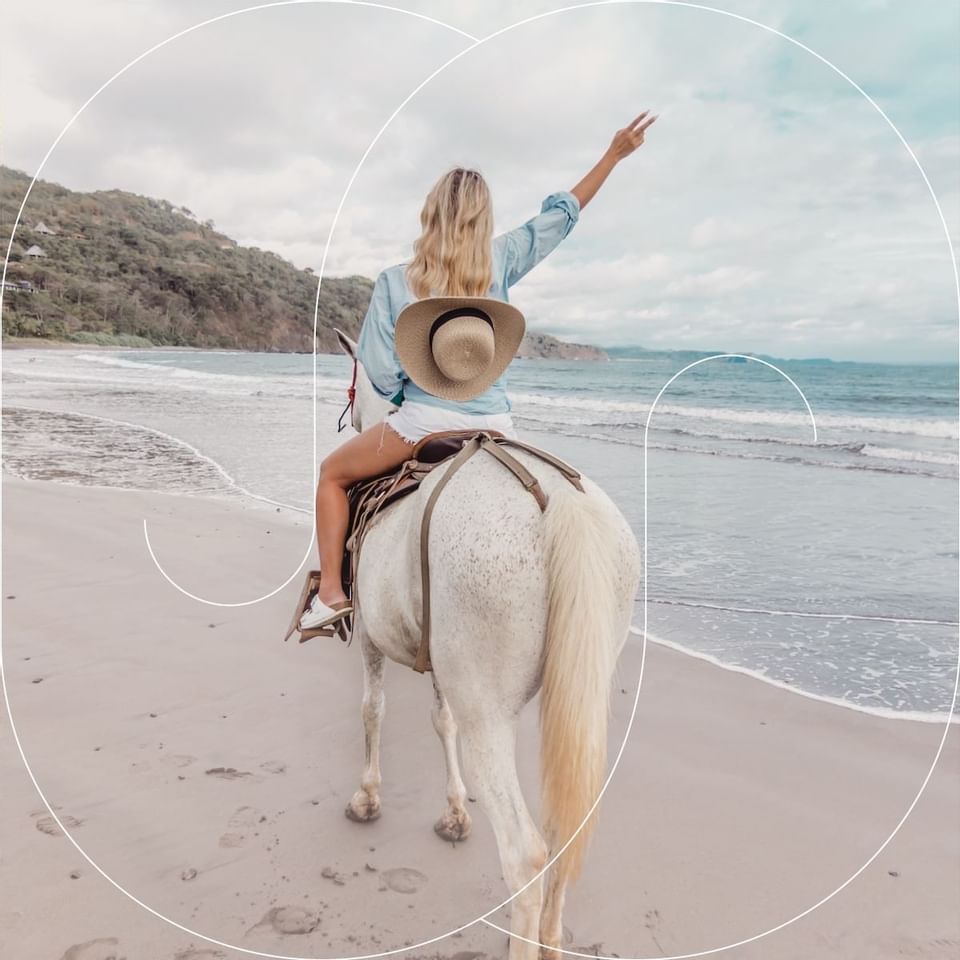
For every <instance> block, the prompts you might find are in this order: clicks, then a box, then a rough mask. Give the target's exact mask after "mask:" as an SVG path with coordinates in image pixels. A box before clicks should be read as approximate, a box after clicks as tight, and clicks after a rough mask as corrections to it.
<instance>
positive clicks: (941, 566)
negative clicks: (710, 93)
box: [3, 348, 960, 722]
mask: <svg viewBox="0 0 960 960" xmlns="http://www.w3.org/2000/svg"><path fill="white" fill-rule="evenodd" d="M691 359H692V358H691V356H690V355H688V354H681V353H671V352H662V353H650V354H645V355H643V356H641V357H635V358H622V359H613V360H610V361H606V362H604V361H565V362H553V361H544V360H527V361H523V360H518V361H515V362H514V364H513V365H512V366H511V368H510V372H509V385H510V394H511V397H512V401H513V408H514V409H513V413H514V418H515V422H516V425H517V428H518V430H519V431H520V434H521V437H522V438H523V439H526V440H527V441H529V442H531V443H535V444H538V445H540V446H543V447H546V448H547V449H549V450H551V451H553V452H555V453H557V454H558V455H560V456H561V457H563V458H565V459H567V460H569V461H571V462H572V463H573V464H574V465H575V466H577V467H578V468H580V469H581V470H582V471H583V472H585V473H587V474H588V475H590V476H591V477H592V478H593V479H594V480H596V481H597V482H598V483H599V484H600V485H601V486H603V487H604V489H606V490H607V492H608V493H609V494H610V495H611V496H612V497H613V499H614V500H615V501H616V502H617V503H618V504H619V506H620V508H621V509H622V510H623V512H624V514H625V515H626V516H627V518H628V520H629V521H630V523H631V524H632V526H633V528H634V529H635V531H636V532H637V536H638V538H642V534H643V482H644V462H643V461H644V427H645V424H646V421H647V416H648V413H649V410H650V406H651V404H652V403H653V402H654V401H655V399H656V398H657V396H658V394H659V393H660V391H661V389H662V388H663V387H664V385H665V384H666V383H667V381H668V380H670V379H671V377H673V376H674V375H675V374H677V373H679V371H681V370H682V369H683V368H684V367H686V366H687V365H688V364H689V363H690V362H691ZM774 362H775V363H776V365H777V366H778V367H779V368H780V369H781V370H782V371H783V372H784V373H786V374H787V375H788V376H789V377H790V378H791V380H792V381H793V382H794V383H795V384H796V386H794V385H793V384H791V383H790V382H789V381H788V380H786V379H785V378H784V377H783V376H782V375H781V374H780V373H779V372H777V371H776V370H774V369H771V368H769V367H767V366H764V365H763V364H762V363H759V362H754V361H742V362H737V361H734V360H731V359H716V360H707V361H705V362H703V363H699V364H697V365H696V366H693V367H691V368H690V369H687V370H685V372H683V373H682V374H681V375H680V376H679V377H677V378H676V379H675V380H674V381H673V382H672V383H671V384H670V385H669V387H667V389H666V390H665V391H664V392H663V393H662V395H661V396H660V398H659V400H657V402H656V408H655V410H654V413H653V415H652V417H651V423H650V431H649V436H648V443H647V454H646V455H647V456H648V458H649V462H648V463H647V484H648V489H647V501H648V517H647V519H648V529H647V543H648V555H647V562H648V568H647V569H648V607H647V618H648V628H649V634H650V637H651V639H655V640H656V641H657V642H661V643H665V644H668V645H670V646H673V647H676V648H679V649H681V650H684V651H686V652H688V653H690V654H692V655H695V656H700V657H704V658H706V659H709V660H711V661H713V662H716V663H718V664H720V665H722V666H725V667H727V668H730V669H735V670H741V671H745V672H747V673H750V674H752V675H754V676H756V677H758V678H761V679H763V680H765V681H766V682H769V683H774V684H777V685H780V686H782V687H785V688H787V689H791V690H794V691H796V692H797V693H799V694H804V695H807V696H813V697H818V698H822V699H825V700H828V701H831V702H835V703H840V704H843V705H845V706H848V707H851V708H854V709H859V710H864V711H868V712H872V713H880V714H883V715H887V716H892V717H909V718H915V719H924V720H930V721H941V722H942V721H943V719H945V717H946V716H947V714H948V712H949V710H950V708H951V703H952V699H953V694H954V688H955V681H956V676H957V667H958V664H957V657H958V625H957V619H958V596H957V588H958V576H960V558H958V536H957V534H958V496H957V492H958V467H960V464H958V370H957V367H956V366H954V365H942V366H936V365H930V366H922V365H893V364H872V363H831V362H829V361H774ZM316 368H317V388H316V393H317V408H316V416H317V420H318V422H319V423H322V424H324V425H325V426H327V425H329V424H333V423H336V420H337V417H338V416H339V413H340V410H341V409H342V407H343V404H344V402H345V396H344V394H345V389H346V386H347V383H348V380H349V374H350V365H349V363H348V361H347V359H346V358H344V357H337V356H319V357H317V358H316ZM312 374H313V358H312V357H310V356H304V355H297V354H254V353H239V352H227V351H193V350H164V349H154V350H146V351H142V350H71V349H69V348H66V349H38V350H31V349H17V350H6V351H4V354H3V391H4V397H3V403H4V413H3V458H4V470H5V471H7V472H8V473H10V474H14V475H17V476H23V477H32V478H39V479H50V480H56V481H59V482H64V483H76V484H95V485H100V486H115V487H135V488H139V489H152V490H160V491H165V492H172V493H178V494H184V495H199V496H212V497H218V498H234V499H236V498H240V499H243V500H246V501H250V500H251V499H253V500H255V501H259V502H264V503H273V504H284V505H287V506H290V507H293V508H296V509H300V510H303V511H306V512H309V511H310V510H311V509H312V508H311V504H312V500H313V473H314V465H313V418H312V416H311V399H312V396H313V385H312ZM800 391H802V396H801V392H800ZM804 397H805V398H806V401H807V402H809V404H810V408H811V410H812V412H813V415H814V418H815V421H816V439H814V429H813V424H812V422H811V417H810V413H809V412H808V410H807V407H806V405H805V403H804V399H803V398H804ZM9 559H10V558H8V561H9ZM14 562H15V561H14ZM634 623H635V625H636V626H637V627H638V628H639V626H640V625H642V623H643V603H642V596H641V597H638V601H637V605H636V617H635V620H634ZM634 640H635V641H636V642H639V639H638V638H636V637H635V638H634ZM651 682H652V681H651Z"/></svg>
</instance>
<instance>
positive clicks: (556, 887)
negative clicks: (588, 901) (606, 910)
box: [540, 847, 567, 960]
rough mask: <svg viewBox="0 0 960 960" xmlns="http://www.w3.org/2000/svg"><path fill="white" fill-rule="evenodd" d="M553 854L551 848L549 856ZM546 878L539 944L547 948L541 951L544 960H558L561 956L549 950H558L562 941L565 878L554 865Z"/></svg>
mask: <svg viewBox="0 0 960 960" xmlns="http://www.w3.org/2000/svg"><path fill="white" fill-rule="evenodd" d="M554 853H555V851H554V850H553V849H552V847H551V850H550V856H553V854H554ZM546 878H547V890H546V894H545V895H544V898H543V913H542V914H541V916H540V942H541V943H542V944H543V945H544V947H546V948H548V949H545V950H544V951H543V956H544V960H559V958H560V957H561V956H562V954H560V953H558V952H557V951H556V950H551V949H549V948H550V947H557V948H559V947H560V946H561V944H562V941H563V901H564V899H565V898H566V893H567V878H566V875H565V874H564V873H563V872H562V871H561V870H558V869H557V868H556V864H554V866H553V867H551V868H550V870H549V871H548V872H547V874H546Z"/></svg>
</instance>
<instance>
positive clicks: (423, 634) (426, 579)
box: [413, 434, 483, 673]
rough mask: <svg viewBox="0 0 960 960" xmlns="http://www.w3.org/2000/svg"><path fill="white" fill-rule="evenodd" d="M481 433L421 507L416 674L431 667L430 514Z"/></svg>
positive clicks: (476, 445)
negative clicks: (420, 599)
mask: <svg viewBox="0 0 960 960" xmlns="http://www.w3.org/2000/svg"><path fill="white" fill-rule="evenodd" d="M481 437H482V434H477V435H476V436H474V437H471V438H470V439H469V440H468V441H467V442H466V443H465V444H464V445H463V446H462V447H461V448H460V452H459V453H458V454H456V455H455V456H454V457H453V459H452V460H451V461H450V466H449V467H447V469H446V471H445V472H444V474H443V476H442V477H441V478H440V479H439V480H438V481H437V484H436V486H435V487H434V488H433V489H432V490H431V491H430V496H429V497H427V503H426V505H425V506H424V508H423V517H422V518H421V520H420V581H421V591H422V593H423V617H422V621H423V622H422V624H421V628H420V646H419V647H418V648H417V659H416V660H415V661H414V663H413V669H414V670H416V671H417V673H426V672H427V670H429V669H430V560H429V556H430V517H431V516H432V515H433V508H434V506H435V505H436V502H437V498H438V497H439V496H440V492H441V491H442V490H443V488H444V487H445V486H446V485H447V483H448V482H449V481H450V478H451V477H452V476H453V475H454V474H455V473H456V472H457V471H458V470H459V469H460V468H461V467H462V466H463V465H464V464H465V463H466V462H467V461H468V460H469V459H470V458H471V457H472V456H473V455H474V454H475V453H476V452H477V451H478V450H479V449H480V446H481V443H482V442H483V441H482V440H481Z"/></svg>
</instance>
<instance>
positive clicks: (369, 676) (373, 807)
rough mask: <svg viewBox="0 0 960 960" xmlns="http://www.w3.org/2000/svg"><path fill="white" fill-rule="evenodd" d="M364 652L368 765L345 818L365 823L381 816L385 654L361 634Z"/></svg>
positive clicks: (362, 712) (364, 715)
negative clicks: (381, 739)
mask: <svg viewBox="0 0 960 960" xmlns="http://www.w3.org/2000/svg"><path fill="white" fill-rule="evenodd" d="M360 649H361V651H362V653H363V705H362V707H361V715H362V716H363V731H364V741H365V745H366V746H365V753H366V766H365V768H364V771H363V779H362V780H361V781H360V789H359V790H358V791H357V792H356V793H355V794H354V795H353V798H352V799H351V800H350V803H348V804H347V809H346V811H345V812H346V815H347V816H348V817H349V818H350V819H351V820H356V821H358V822H361V823H365V822H366V821H368V820H376V819H377V817H379V816H380V722H381V720H383V707H384V697H383V659H384V658H383V654H382V653H381V652H380V651H379V650H378V649H377V648H376V647H375V646H374V645H373V644H372V643H371V642H370V641H369V640H368V639H367V637H366V636H365V635H363V634H362V633H361V637H360Z"/></svg>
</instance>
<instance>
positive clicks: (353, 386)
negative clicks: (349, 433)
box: [337, 357, 357, 433]
mask: <svg viewBox="0 0 960 960" xmlns="http://www.w3.org/2000/svg"><path fill="white" fill-rule="evenodd" d="M356 398H357V358H356V357H354V358H353V376H352V377H351V379H350V386H349V387H347V405H346V406H345V407H344V408H343V412H342V413H341V414H340V417H339V419H338V420H337V433H341V432H342V431H343V430H344V429H345V428H346V424H345V423H344V422H343V418H344V417H345V416H346V415H347V414H348V413H349V414H350V426H351V427H352V426H353V401H354V400H355V399H356Z"/></svg>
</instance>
